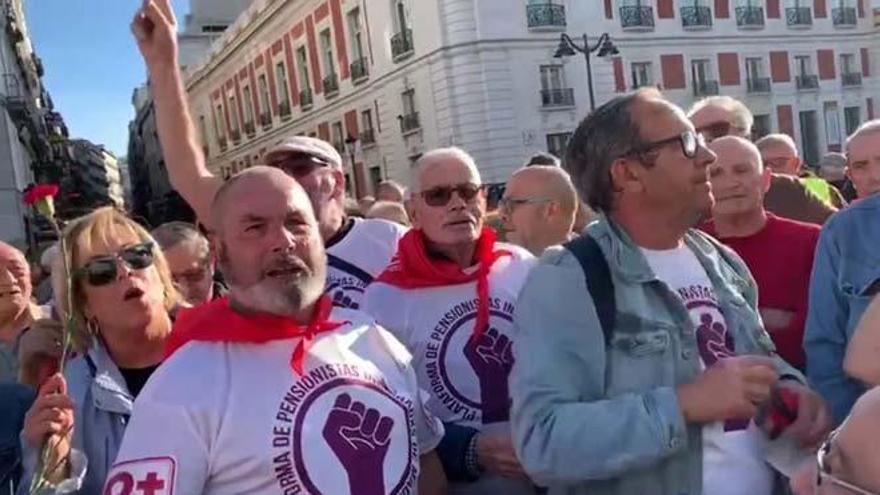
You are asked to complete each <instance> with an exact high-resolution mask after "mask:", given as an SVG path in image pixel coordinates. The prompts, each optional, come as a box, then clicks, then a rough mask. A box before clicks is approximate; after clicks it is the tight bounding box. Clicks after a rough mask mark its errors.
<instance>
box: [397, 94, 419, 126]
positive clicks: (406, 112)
mask: <svg viewBox="0 0 880 495" xmlns="http://www.w3.org/2000/svg"><path fill="white" fill-rule="evenodd" d="M400 99H401V103H402V104H403V115H401V116H400V131H401V132H402V133H403V134H409V133H410V132H413V131H415V130H417V129H419V128H421V123H420V122H419V113H418V112H417V111H416V92H415V90H414V89H408V90H406V91H404V92H403V93H401V95H400Z"/></svg>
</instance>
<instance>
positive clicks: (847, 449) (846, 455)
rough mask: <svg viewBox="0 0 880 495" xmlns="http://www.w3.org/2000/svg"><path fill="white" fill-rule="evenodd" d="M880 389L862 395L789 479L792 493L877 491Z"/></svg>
mask: <svg viewBox="0 0 880 495" xmlns="http://www.w3.org/2000/svg"><path fill="white" fill-rule="evenodd" d="M878 443H880V388H873V389H871V390H870V391H868V392H866V393H865V395H863V396H861V398H859V400H858V401H857V402H856V404H855V406H854V407H853V409H852V413H851V414H850V415H849V417H848V418H847V419H846V422H844V423H843V424H842V425H841V426H840V428H838V429H837V430H836V431H835V432H834V433H832V434H831V435H830V436H829V437H828V439H827V440H826V441H825V443H824V444H823V445H822V446H821V447H820V448H819V451H818V452H817V454H816V460H815V461H814V462H811V463H807V464H805V465H804V466H803V467H802V468H801V469H800V471H799V472H798V473H797V474H796V475H795V476H794V477H793V478H792V480H791V486H792V489H793V490H794V493H795V495H822V494H829V495H831V494H841V495H844V494H853V495H856V494H857V495H871V494H876V493H880V455H877V444H878Z"/></svg>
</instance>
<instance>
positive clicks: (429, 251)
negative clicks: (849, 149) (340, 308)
mask: <svg viewBox="0 0 880 495" xmlns="http://www.w3.org/2000/svg"><path fill="white" fill-rule="evenodd" d="M416 173H417V175H416V178H415V181H414V182H415V185H414V192H413V193H412V198H411V200H410V211H411V212H412V221H413V226H414V229H413V230H411V231H410V232H409V233H408V234H407V235H406V236H404V238H403V239H401V241H400V248H399V251H398V253H397V255H396V256H395V258H394V260H393V261H392V264H391V265H390V266H389V267H388V269H387V270H386V271H385V273H383V274H382V275H380V276H379V278H378V279H377V281H376V282H375V283H374V284H373V285H371V286H370V287H369V289H367V294H366V296H365V301H366V303H365V305H366V309H367V311H368V312H369V313H370V314H372V315H374V316H375V317H376V320H377V321H378V322H379V324H381V325H382V326H384V327H385V328H388V329H389V330H390V331H391V332H392V333H394V334H395V335H396V336H397V337H398V338H399V339H400V340H401V341H402V342H403V343H404V345H406V346H407V348H409V349H410V350H411V351H412V353H413V355H414V356H413V359H414V365H415V367H416V371H417V373H418V375H419V380H420V382H421V383H422V385H423V387H425V388H429V390H430V392H431V400H430V401H429V402H428V408H429V410H430V411H431V412H432V413H433V414H435V415H437V416H438V417H440V419H442V420H443V422H444V423H446V424H447V425H449V426H448V431H449V433H448V434H447V436H446V438H444V443H443V444H441V447H440V457H441V461H443V464H444V467H445V468H446V472H447V475H448V476H449V478H450V480H451V481H453V482H454V483H452V485H451V491H450V493H453V494H474V495H477V494H480V495H516V494H532V493H534V489H533V487H532V485H531V484H530V483H529V482H528V480H527V479H526V477H525V476H524V475H523V473H522V470H521V468H520V466H519V462H518V461H517V460H516V455H515V454H514V452H513V449H512V447H511V442H510V431H509V429H508V416H509V412H510V411H509V408H510V397H509V395H508V391H507V390H508V387H507V376H508V373H509V372H510V367H511V365H512V364H513V357H512V354H511V344H512V343H513V342H514V340H515V336H514V335H513V333H512V332H511V327H512V323H511V322H512V318H513V311H514V307H515V302H516V298H517V295H518V294H519V290H520V287H521V286H522V283H523V281H524V280H525V277H526V274H527V273H528V270H529V269H530V268H531V266H532V264H533V263H532V262H533V258H532V256H531V255H530V254H529V253H528V252H526V251H525V250H523V249H520V248H517V247H515V246H511V245H505V244H500V243H496V242H495V234H494V232H493V231H492V230H491V229H484V228H483V217H484V215H485V213H486V211H485V209H486V198H485V192H484V189H483V187H482V182H481V180H480V173H479V172H478V171H477V167H476V165H475V164H474V161H473V158H471V157H470V156H469V155H468V154H466V153H465V152H463V151H461V150H459V149H457V148H449V149H438V150H434V151H431V152H428V153H426V154H425V155H423V156H422V157H421V158H419V160H418V162H417V163H416Z"/></svg>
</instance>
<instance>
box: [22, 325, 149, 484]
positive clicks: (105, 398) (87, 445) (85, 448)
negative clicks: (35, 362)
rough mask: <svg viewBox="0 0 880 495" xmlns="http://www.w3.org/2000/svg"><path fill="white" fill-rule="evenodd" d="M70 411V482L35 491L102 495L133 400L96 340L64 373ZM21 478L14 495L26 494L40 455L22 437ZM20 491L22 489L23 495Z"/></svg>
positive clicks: (123, 380)
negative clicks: (72, 416)
mask: <svg viewBox="0 0 880 495" xmlns="http://www.w3.org/2000/svg"><path fill="white" fill-rule="evenodd" d="M64 378H65V379H67V390H68V394H69V395H70V398H71V399H72V400H73V403H74V405H75V407H76V410H75V411H74V421H75V424H74V429H73V451H72V452H71V457H70V464H71V468H70V478H68V479H67V480H64V481H62V482H61V483H59V485H58V486H57V487H54V488H50V489H46V490H42V491H41V492H40V493H81V494H83V495H85V494H93V493H102V490H103V487H104V481H105V479H106V478H107V473H108V472H109V471H110V468H111V467H112V466H113V461H114V460H115V459H116V452H117V450H118V449H119V445H120V444H121V443H122V435H123V434H124V433H125V427H126V425H127V424H128V418H129V416H130V415H131V410H132V406H133V405H134V397H132V395H131V394H130V393H129V391H128V387H127V386H126V384H125V379H123V378H122V374H121V373H120V372H119V368H118V367H117V366H116V364H115V363H114V362H113V360H112V359H111V358H110V355H109V354H108V353H107V350H106V349H105V348H104V346H103V344H101V343H100V342H99V341H98V340H95V341H94V343H93V344H92V348H91V349H90V350H89V352H88V354H86V355H85V356H81V357H78V358H76V359H73V360H72V361H71V362H70V363H69V364H68V365H67V366H66V369H65V370H64ZM22 451H23V452H24V467H25V475H24V476H23V477H22V483H21V486H20V487H19V494H24V493H27V487H28V486H29V485H30V480H31V477H32V476H33V475H34V472H35V470H36V465H37V461H38V458H39V453H38V452H36V451H34V449H32V448H30V447H29V446H28V445H27V443H26V442H24V439H22ZM22 490H24V491H22Z"/></svg>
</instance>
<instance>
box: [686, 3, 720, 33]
mask: <svg viewBox="0 0 880 495" xmlns="http://www.w3.org/2000/svg"><path fill="white" fill-rule="evenodd" d="M681 25H682V26H683V27H686V28H702V27H711V26H712V9H711V8H709V7H705V6H699V5H690V6H686V7H682V8H681Z"/></svg>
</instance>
